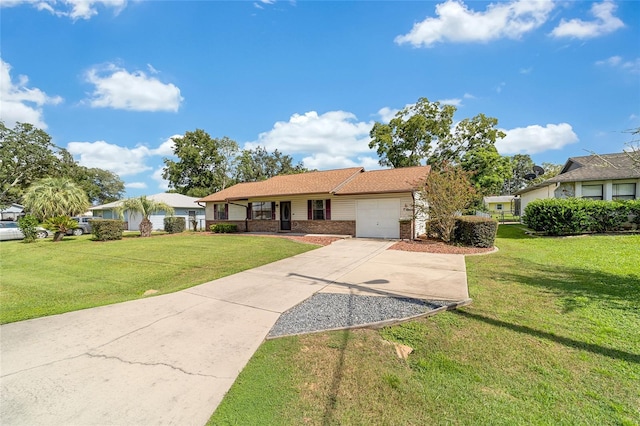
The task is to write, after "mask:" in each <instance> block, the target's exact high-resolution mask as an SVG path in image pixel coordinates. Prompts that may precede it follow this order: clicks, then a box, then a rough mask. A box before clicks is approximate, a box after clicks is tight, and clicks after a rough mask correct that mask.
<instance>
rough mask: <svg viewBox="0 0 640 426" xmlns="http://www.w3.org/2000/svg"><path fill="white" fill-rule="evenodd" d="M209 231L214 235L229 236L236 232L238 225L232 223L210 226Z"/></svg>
mask: <svg viewBox="0 0 640 426" xmlns="http://www.w3.org/2000/svg"><path fill="white" fill-rule="evenodd" d="M209 229H210V230H211V232H215V233H216V234H230V233H233V232H238V225H236V224H233V223H216V224H215V225H211V226H210V227H209Z"/></svg>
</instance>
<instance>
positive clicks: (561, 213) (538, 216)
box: [523, 198, 640, 235]
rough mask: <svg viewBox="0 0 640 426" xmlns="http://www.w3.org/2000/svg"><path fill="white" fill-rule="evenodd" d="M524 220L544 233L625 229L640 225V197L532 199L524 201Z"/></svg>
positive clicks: (559, 233) (576, 232) (564, 233)
mask: <svg viewBox="0 0 640 426" xmlns="http://www.w3.org/2000/svg"><path fill="white" fill-rule="evenodd" d="M523 222H524V223H525V225H527V226H528V227H529V228H531V229H533V230H534V231H538V232H544V233H545V234H547V235H573V234H584V233H590V232H613V231H621V230H623V229H625V223H628V224H631V223H636V224H640V200H630V201H603V200H589V199H584V198H566V199H558V198H549V199H544V200H535V201H532V202H530V203H529V204H527V207H526V208H525V210H524V217H523Z"/></svg>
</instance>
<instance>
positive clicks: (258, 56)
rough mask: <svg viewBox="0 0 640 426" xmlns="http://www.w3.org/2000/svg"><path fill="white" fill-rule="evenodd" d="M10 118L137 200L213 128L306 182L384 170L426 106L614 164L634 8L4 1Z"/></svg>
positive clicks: (637, 38)
mask: <svg viewBox="0 0 640 426" xmlns="http://www.w3.org/2000/svg"><path fill="white" fill-rule="evenodd" d="M0 6H1V8H0V24H1V34H0V35H1V46H0V57H1V61H2V62H1V63H0V118H1V119H2V120H3V121H4V122H5V124H7V125H8V126H11V127H12V126H13V124H14V123H15V122H16V121H22V122H30V123H33V124H35V125H38V126H40V127H42V128H44V129H45V130H46V131H47V132H48V133H49V134H50V135H51V136H52V137H53V140H54V143H56V144H57V145H58V146H61V147H64V148H67V149H68V150H69V151H70V152H71V153H72V154H73V155H74V157H75V158H76V159H77V160H78V161H79V162H80V164H82V165H85V166H88V167H100V168H104V169H109V170H112V171H114V172H115V173H117V174H118V175H119V176H120V177H121V178H122V179H123V180H124V181H125V183H126V185H127V196H137V195H141V194H154V193H158V192H162V191H164V190H166V188H167V186H166V182H165V181H163V180H162V178H161V173H162V166H163V162H162V159H163V158H164V157H168V156H170V155H171V153H172V150H171V140H170V138H171V137H175V136H179V135H182V134H184V132H186V131H193V130H195V129H197V128H200V129H204V130H205V131H207V132H208V133H209V134H210V135H211V136H212V137H223V136H228V137H230V138H232V139H234V140H235V141H237V142H238V143H239V145H240V147H241V148H253V147H256V146H258V145H260V146H264V147H266V148H267V149H268V150H270V151H271V150H274V149H276V148H277V149H279V150H280V151H282V152H284V153H286V154H289V155H292V156H293V157H294V158H295V159H296V160H300V161H303V163H304V165H305V166H307V167H309V168H317V169H321V170H324V169H332V168H341V167H350V166H354V165H358V166H364V167H365V168H366V169H374V168H378V167H379V166H378V165H377V161H378V158H377V156H376V154H375V152H374V151H372V150H370V149H369V148H368V142H369V136H368V133H369V130H370V129H371V127H372V125H373V123H374V122H375V121H387V120H389V119H390V117H392V116H393V114H394V113H395V112H396V111H397V110H399V109H401V108H403V107H404V106H406V105H408V104H411V103H414V102H416V100H418V98H420V97H426V98H428V99H429V100H431V101H440V102H441V103H448V104H454V105H456V106H457V108H458V111H457V113H456V115H455V119H456V120H461V119H463V118H470V117H473V116H475V115H476V114H478V113H484V114H486V115H488V116H493V117H496V118H497V119H498V120H499V127H500V128H501V129H503V130H504V131H505V132H506V133H507V137H506V138H505V139H503V140H502V141H500V142H499V143H498V144H497V146H498V150H499V151H500V153H501V154H503V155H512V154H516V153H528V154H530V155H531V156H532V158H533V159H534V161H536V162H538V163H542V162H553V163H564V162H565V160H566V159H567V158H568V157H570V156H579V155H587V154H588V153H589V152H591V151H593V152H598V153H611V152H620V151H621V150H622V149H623V148H625V142H628V141H630V140H631V135H629V134H628V133H624V131H625V130H629V129H632V128H637V127H639V126H640V2H637V1H600V2H586V1H577V2H574V1H542V0H541V1H533V2H530V1H502V2H493V3H491V2H477V1H462V0H457V1H454V0H448V1H440V2H418V1H411V2H401V1H394V2H391V1H388V2H386V1H374V2H365V1H335V2H334V1H330V2H329V1H314V2H310V1H297V2H291V1H286V2H279V1H273V0H262V1H255V2H249V1H247V2H240V1H228V2H217V1H127V0H112V1H100V0H57V1H54V0H0Z"/></svg>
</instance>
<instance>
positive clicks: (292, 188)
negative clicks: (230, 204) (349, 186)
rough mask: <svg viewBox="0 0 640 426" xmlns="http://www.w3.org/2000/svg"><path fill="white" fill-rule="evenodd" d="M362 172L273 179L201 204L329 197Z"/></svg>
mask: <svg viewBox="0 0 640 426" xmlns="http://www.w3.org/2000/svg"><path fill="white" fill-rule="evenodd" d="M363 171H364V169H363V168H362V167H351V168H348V169H337V170H326V171H321V172H308V173H300V174H295V175H282V176H274V177H272V178H270V179H267V180H264V181H261V182H247V183H239V184H237V185H234V186H231V187H229V188H226V189H223V190H222V191H219V192H216V193H215V194H211V195H208V196H206V197H204V198H201V199H200V200H198V201H200V202H207V201H209V202H215V201H220V202H222V201H227V200H243V199H247V198H257V197H267V196H280V195H302V194H323V193H325V194H327V193H331V192H333V191H334V190H335V189H336V188H337V187H338V186H339V185H341V184H342V183H344V182H345V181H348V180H349V179H351V178H353V177H354V176H356V175H358V174H360V173H362V172H363Z"/></svg>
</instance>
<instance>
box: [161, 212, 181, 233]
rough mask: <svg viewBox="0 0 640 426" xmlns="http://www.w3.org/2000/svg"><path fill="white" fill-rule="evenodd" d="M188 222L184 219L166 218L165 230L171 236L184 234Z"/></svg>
mask: <svg viewBox="0 0 640 426" xmlns="http://www.w3.org/2000/svg"><path fill="white" fill-rule="evenodd" d="M186 227H187V220H186V219H185V218H184V217H176V216H169V217H165V218H164V230H165V231H167V232H168V233H170V234H177V233H179V232H184V230H185V228H186Z"/></svg>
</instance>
